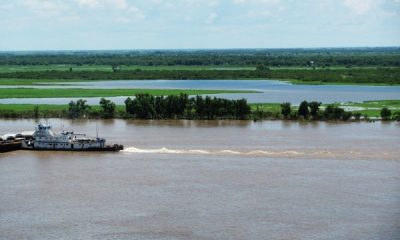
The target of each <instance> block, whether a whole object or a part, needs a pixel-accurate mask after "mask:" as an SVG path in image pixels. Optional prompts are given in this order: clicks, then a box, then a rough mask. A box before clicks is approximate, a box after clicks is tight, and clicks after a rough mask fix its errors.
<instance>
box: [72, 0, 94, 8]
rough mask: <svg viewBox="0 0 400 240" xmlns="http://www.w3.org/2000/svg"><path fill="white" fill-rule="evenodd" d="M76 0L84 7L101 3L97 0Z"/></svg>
mask: <svg viewBox="0 0 400 240" xmlns="http://www.w3.org/2000/svg"><path fill="white" fill-rule="evenodd" d="M75 2H77V3H78V4H79V5H80V6H83V7H95V6H97V5H98V4H99V2H98V1H97V0H75Z"/></svg>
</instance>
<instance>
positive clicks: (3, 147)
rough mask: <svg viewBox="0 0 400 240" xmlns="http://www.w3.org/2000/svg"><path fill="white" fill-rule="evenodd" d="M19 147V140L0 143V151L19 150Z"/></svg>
mask: <svg viewBox="0 0 400 240" xmlns="http://www.w3.org/2000/svg"><path fill="white" fill-rule="evenodd" d="M21 147H22V146H21V142H12V143H0V153H5V152H12V151H16V150H20V149H21Z"/></svg>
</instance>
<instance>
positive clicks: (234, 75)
mask: <svg viewBox="0 0 400 240" xmlns="http://www.w3.org/2000/svg"><path fill="white" fill-rule="evenodd" d="M261 69H263V70H260V68H257V70H240V71H238V70H146V71H142V70H134V71H116V72H105V71H79V72H70V71H32V72H12V73H11V72H8V73H0V84H12V83H15V84H17V85H18V84H19V85H20V84H21V83H19V82H18V80H15V79H21V80H23V81H25V83H28V84H29V83H32V82H34V80H26V79H41V80H40V81H42V82H43V80H46V81H45V82H48V83H51V81H70V80H73V81H77V80H104V79H107V80H131V79H140V80H146V79H171V80H174V79H179V80H181V79H183V80H184V79H200V80H201V79H281V80H291V81H292V82H293V83H299V84H301V83H303V84H304V83H307V84H327V83H331V84H333V83H335V84H387V85H397V84H400V68H365V69H364V68H354V69H353V68H349V69H314V70H312V69H291V70H288V69H274V70H271V69H268V68H261ZM2 79H4V80H2ZM3 81H4V82H3Z"/></svg>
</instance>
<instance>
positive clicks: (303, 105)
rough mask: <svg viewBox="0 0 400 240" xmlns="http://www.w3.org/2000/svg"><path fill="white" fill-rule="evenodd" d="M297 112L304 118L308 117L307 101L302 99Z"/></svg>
mask: <svg viewBox="0 0 400 240" xmlns="http://www.w3.org/2000/svg"><path fill="white" fill-rule="evenodd" d="M297 114H298V115H299V116H301V117H303V118H305V119H307V118H308V115H309V114H310V110H309V109H308V102H307V101H302V102H301V103H300V106H299V110H298V111H297Z"/></svg>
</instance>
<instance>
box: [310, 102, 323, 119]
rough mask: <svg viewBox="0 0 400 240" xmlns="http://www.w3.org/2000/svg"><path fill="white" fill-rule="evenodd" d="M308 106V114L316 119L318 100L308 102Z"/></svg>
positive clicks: (317, 116)
mask: <svg viewBox="0 0 400 240" xmlns="http://www.w3.org/2000/svg"><path fill="white" fill-rule="evenodd" d="M308 106H309V107H310V115H311V116H312V118H313V119H314V120H317V119H318V118H319V107H320V106H321V103H320V102H315V101H314V102H310V103H309V104H308Z"/></svg>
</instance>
